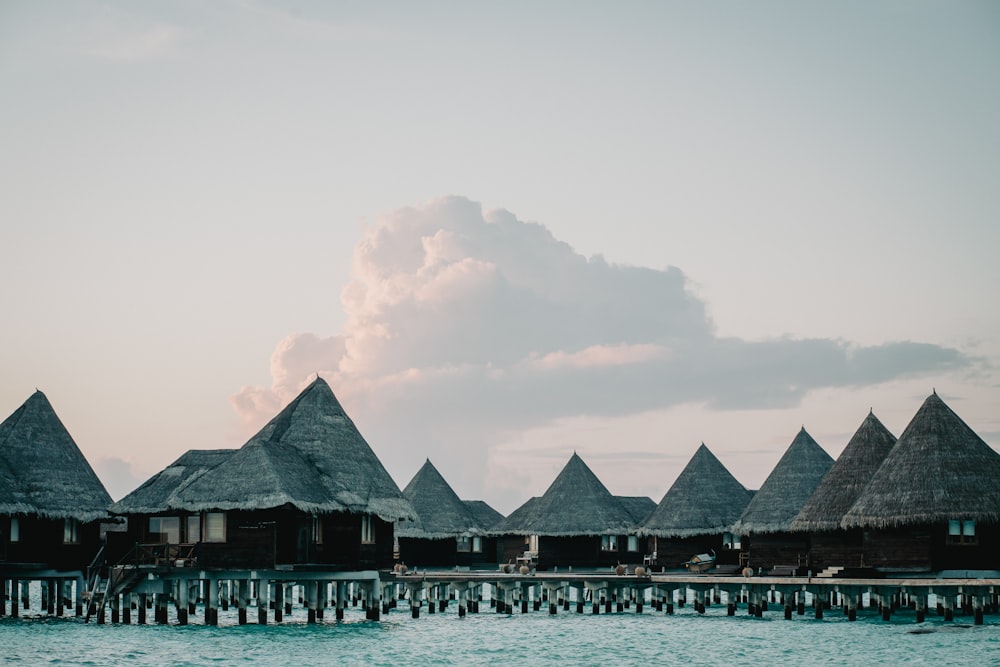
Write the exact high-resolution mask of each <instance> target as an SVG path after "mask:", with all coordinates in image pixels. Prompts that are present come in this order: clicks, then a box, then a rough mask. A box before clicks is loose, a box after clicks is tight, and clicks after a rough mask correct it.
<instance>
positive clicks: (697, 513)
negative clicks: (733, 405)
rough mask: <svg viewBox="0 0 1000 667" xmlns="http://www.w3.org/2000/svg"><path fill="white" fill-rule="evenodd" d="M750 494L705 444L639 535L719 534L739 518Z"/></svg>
mask: <svg viewBox="0 0 1000 667" xmlns="http://www.w3.org/2000/svg"><path fill="white" fill-rule="evenodd" d="M751 498H753V493H751V492H750V491H747V490H746V488H745V487H744V486H743V485H742V484H740V483H739V482H738V481H736V478H735V477H733V476H732V474H730V472H729V471H728V470H727V469H726V467H725V466H724V465H722V463H721V462H720V461H719V459H717V458H716V457H715V455H714V454H712V452H711V451H709V449H708V447H706V446H705V443H702V444H701V446H700V447H698V450H697V451H696V452H695V453H694V456H692V457H691V460H690V461H688V464H687V465H686V466H685V467H684V470H682V471H681V474H680V475H678V476H677V479H676V481H674V483H673V485H672V486H671V487H670V489H669V490H668V491H667V493H666V494H665V495H664V496H663V500H661V501H660V504H659V505H657V506H656V509H655V510H654V511H653V512H652V514H650V516H649V517H648V518H647V519H646V522H645V523H644V524H643V526H642V528H640V530H639V534H640V535H655V536H657V537H693V536H695V535H715V534H720V535H721V534H722V533H724V532H726V531H728V530H729V527H730V526H732V525H733V523H734V522H735V521H736V520H737V519H739V518H740V515H741V514H743V510H744V509H746V507H747V505H748V504H749V503H750V499H751Z"/></svg>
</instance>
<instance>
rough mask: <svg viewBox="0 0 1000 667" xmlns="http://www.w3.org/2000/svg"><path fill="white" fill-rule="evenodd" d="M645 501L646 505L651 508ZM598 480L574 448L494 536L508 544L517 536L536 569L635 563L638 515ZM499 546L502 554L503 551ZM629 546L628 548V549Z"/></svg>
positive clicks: (638, 558)
mask: <svg viewBox="0 0 1000 667" xmlns="http://www.w3.org/2000/svg"><path fill="white" fill-rule="evenodd" d="M647 500H648V504H647V507H649V508H651V507H652V506H653V501H652V500H649V499H647ZM630 503H631V501H626V502H625V503H623V502H622V501H621V499H619V498H617V497H615V496H613V495H611V492H610V491H608V489H607V488H606V487H605V486H604V484H602V483H601V481H600V480H599V479H598V478H597V476H596V475H594V473H593V472H592V471H591V470H590V468H588V467H587V464H586V463H584V462H583V459H581V458H580V457H579V456H578V455H577V454H576V453H575V452H574V454H573V456H571V457H570V459H569V462H567V463H566V466H565V467H564V468H563V469H562V471H561V472H560V473H559V475H558V476H557V477H556V478H555V480H554V481H553V482H552V484H551V485H550V486H549V488H548V489H547V490H546V491H545V493H544V494H543V495H541V496H539V497H536V498H532V499H530V500H529V501H528V502H526V503H525V504H524V505H522V506H521V507H519V508H518V509H517V510H515V511H514V512H512V513H511V514H510V516H508V517H507V518H506V519H504V520H503V521H501V522H500V523H499V524H498V525H497V526H496V527H495V528H494V529H493V532H494V534H496V535H498V536H504V543H505V544H510V542H511V541H513V540H512V539H511V538H514V540H516V539H517V538H518V537H520V538H521V539H522V540H525V541H524V542H522V543H521V544H522V545H525V546H527V547H528V548H527V549H526V551H528V552H529V553H528V554H524V555H522V557H525V558H531V559H534V558H537V567H538V569H541V570H547V569H551V568H553V567H562V566H573V567H594V568H600V567H607V566H614V565H617V564H618V563H630V562H636V561H638V562H641V561H642V557H643V554H644V552H645V546H644V545H640V544H639V543H638V536H637V532H636V531H637V528H638V526H639V522H640V521H641V519H640V520H636V519H635V518H634V515H633V512H636V513H641V512H642V510H641V509H639V510H636V509H635V507H634V506H633V508H632V511H631V512H630V509H629V508H627V507H626V505H629V504H630ZM506 549H507V547H505V555H506ZM630 549H634V551H630Z"/></svg>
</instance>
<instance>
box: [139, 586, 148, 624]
mask: <svg viewBox="0 0 1000 667" xmlns="http://www.w3.org/2000/svg"><path fill="white" fill-rule="evenodd" d="M146 595H147V594H146V593H139V609H138V612H139V625H146Z"/></svg>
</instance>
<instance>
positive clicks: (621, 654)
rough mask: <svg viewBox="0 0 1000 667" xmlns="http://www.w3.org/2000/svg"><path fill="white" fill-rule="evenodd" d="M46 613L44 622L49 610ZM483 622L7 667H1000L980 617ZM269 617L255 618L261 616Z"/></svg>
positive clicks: (363, 624)
mask: <svg viewBox="0 0 1000 667" xmlns="http://www.w3.org/2000/svg"><path fill="white" fill-rule="evenodd" d="M36 609H37V607H35V608H34V609H33V610H32V611H34V610H36ZM481 609H482V611H481V612H480V613H479V614H472V615H469V616H466V617H465V618H459V617H458V614H457V607H456V606H455V604H454V603H452V604H451V605H450V606H449V608H448V609H447V610H446V611H445V612H444V613H437V614H427V613H426V608H425V609H424V610H423V613H422V614H421V617H420V618H419V619H413V618H411V617H410V614H409V611H408V610H407V609H403V608H400V609H396V610H392V611H391V612H390V613H389V614H384V615H383V616H382V620H381V621H377V622H372V621H366V620H365V619H364V613H363V612H362V611H361V610H360V608H355V607H349V608H348V609H347V614H346V617H345V620H344V621H343V622H336V621H333V620H332V619H331V617H332V611H331V612H328V614H327V618H326V619H325V620H324V621H323V622H322V623H319V624H316V625H308V624H306V623H305V612H304V611H302V610H301V609H296V610H295V611H294V613H293V614H292V616H291V618H290V619H288V618H286V619H285V621H284V622H282V624H281V625H280V626H278V625H274V624H271V625H268V626H266V627H262V626H257V625H244V626H239V625H236V615H235V611H233V610H232V609H231V610H230V611H229V612H220V625H219V626H218V627H209V626H204V625H199V624H198V623H200V622H201V616H199V617H198V618H196V619H192V621H193V623H195V624H193V625H189V626H185V627H180V626H176V625H166V626H156V625H147V626H136V625H128V626H126V625H110V624H109V625H103V626H100V625H95V624H85V623H83V621H82V620H80V619H76V618H73V617H67V618H62V619H58V618H53V619H50V618H44V617H36V618H21V619H12V618H9V617H8V618H4V619H2V620H0V662H2V663H4V664H25V665H38V664H49V665H162V664H172V665H220V666H222V665H248V664H263V665H296V666H300V665H330V664H338V665H497V664H503V665H527V664H530V665H562V666H565V665H651V664H667V665H671V664H678V665H694V664H701V665H705V664H708V665H712V664H762V665H770V664H778V663H782V664H795V665H824V664H829V665H873V664H883V665H896V664H918V665H919V664H926V665H931V664H933V665H988V664H1000V617H996V616H987V617H986V623H985V624H984V625H981V626H973V625H971V617H968V618H967V617H962V616H956V617H955V621H954V622H951V623H945V622H944V621H943V620H941V619H940V618H939V617H937V616H933V615H929V616H928V620H927V622H925V623H922V624H920V625H918V624H916V623H915V622H914V617H913V614H912V612H899V613H897V614H896V615H894V616H893V619H892V620H891V621H889V622H885V621H882V620H881V617H880V616H878V614H877V612H876V611H874V610H867V609H865V610H862V611H859V614H858V620H857V621H856V622H854V623H849V622H848V621H847V620H846V619H845V618H844V617H843V615H842V613H841V612H840V611H839V610H830V611H827V612H826V617H825V618H824V619H823V620H816V619H814V618H812V616H811V613H812V610H811V609H807V610H806V611H807V614H806V615H805V616H797V615H795V616H793V618H792V620H790V621H786V620H785V619H784V617H783V614H782V611H781V609H780V608H777V610H776V611H774V609H775V607H772V611H769V612H766V613H765V615H764V618H762V619H756V618H752V617H750V616H748V615H746V613H745V610H744V609H742V608H741V609H740V610H739V612H738V614H737V616H735V617H728V616H726V609H725V606H713V607H709V608H708V611H707V613H706V614H704V615H699V614H697V613H695V612H694V610H693V609H691V608H690V605H689V606H686V607H684V608H682V609H678V610H677V612H676V613H675V614H674V615H672V616H667V615H666V614H662V613H656V612H655V611H651V609H650V608H649V607H646V608H645V610H644V612H643V613H642V614H641V615H640V614H636V613H635V610H634V608H633V609H631V610H627V611H624V612H621V613H616V612H612V613H610V614H600V615H597V616H593V615H591V614H590V613H589V606H588V609H587V611H588V613H585V614H576V613H574V612H564V611H563V610H562V609H560V610H559V614H558V615H556V616H550V615H549V614H548V613H547V612H546V611H544V608H543V610H542V611H540V612H529V613H527V614H521V613H519V612H515V613H513V614H511V615H509V616H508V615H498V614H496V613H495V612H494V611H493V610H492V609H490V608H489V606H488V603H483V604H482V606H481ZM250 617H251V618H256V609H250Z"/></svg>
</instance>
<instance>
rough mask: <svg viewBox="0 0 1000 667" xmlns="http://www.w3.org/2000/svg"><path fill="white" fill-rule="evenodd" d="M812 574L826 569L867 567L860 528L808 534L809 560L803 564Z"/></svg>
mask: <svg viewBox="0 0 1000 667" xmlns="http://www.w3.org/2000/svg"><path fill="white" fill-rule="evenodd" d="M805 564H806V565H808V567H809V569H810V570H812V572H813V573H814V574H818V573H820V572H822V571H823V570H825V569H826V568H828V567H843V568H861V567H868V565H869V564H868V563H866V562H865V557H864V539H863V533H862V531H861V529H860V528H852V529H851V530H825V531H821V532H815V533H810V534H809V558H808V561H807V562H806V563H805Z"/></svg>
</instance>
